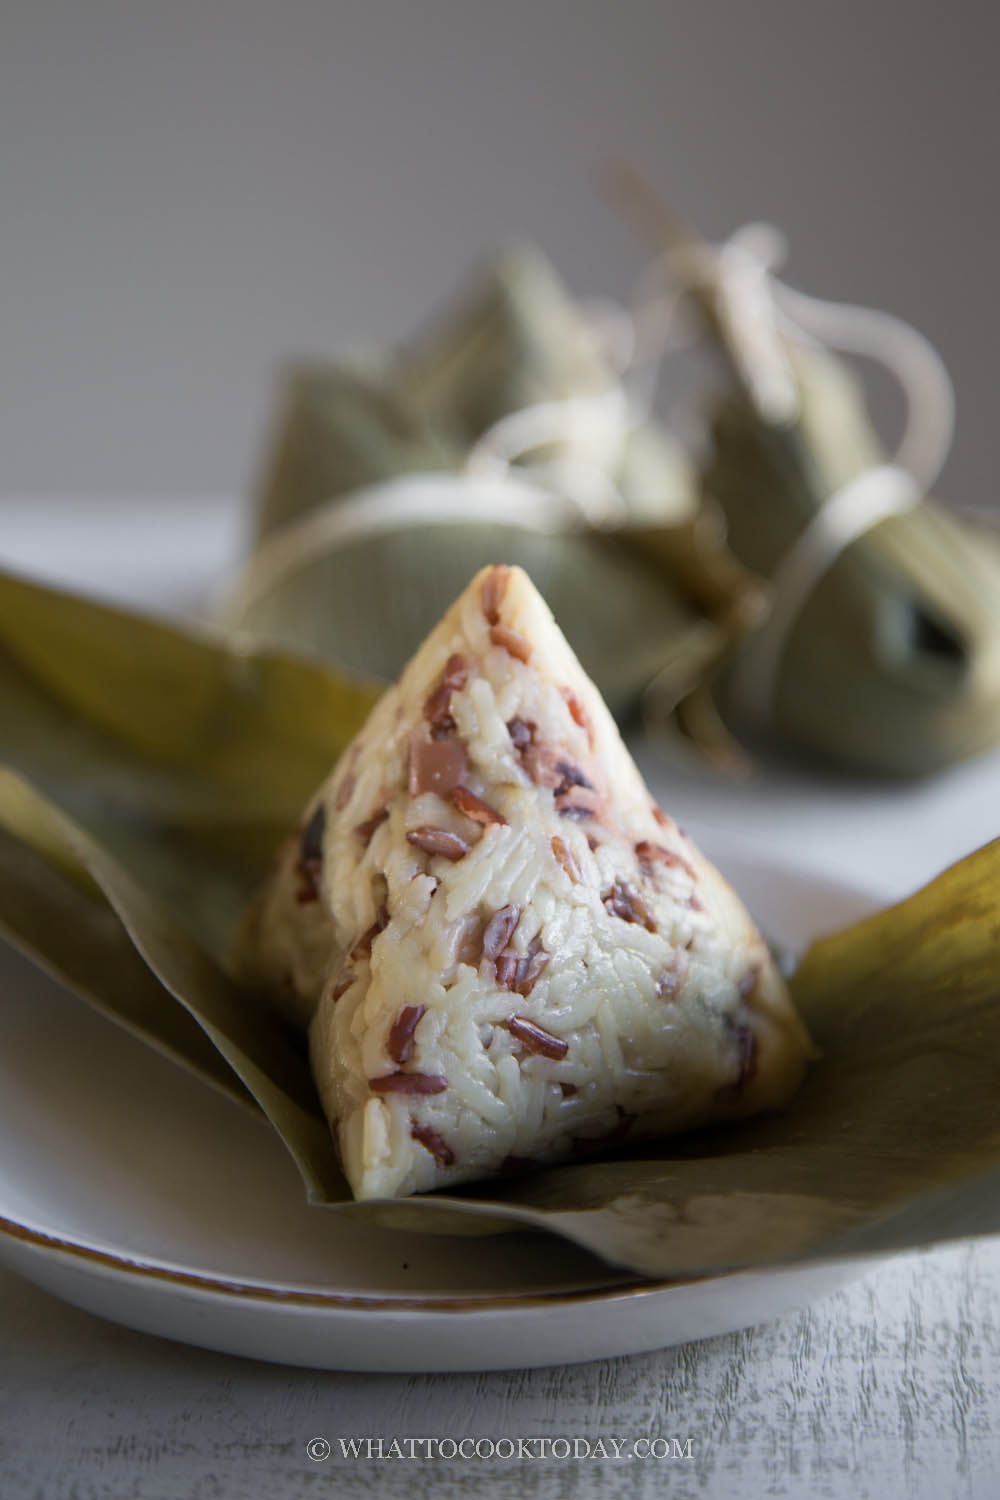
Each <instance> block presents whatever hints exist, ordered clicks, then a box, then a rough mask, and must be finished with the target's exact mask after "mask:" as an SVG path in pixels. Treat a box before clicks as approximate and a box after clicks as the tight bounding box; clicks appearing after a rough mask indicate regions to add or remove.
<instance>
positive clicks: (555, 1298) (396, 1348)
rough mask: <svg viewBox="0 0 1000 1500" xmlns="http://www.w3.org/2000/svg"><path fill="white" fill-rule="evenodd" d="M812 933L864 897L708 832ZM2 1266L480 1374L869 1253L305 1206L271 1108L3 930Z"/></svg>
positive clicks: (248, 1348) (333, 1359) (633, 1334)
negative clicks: (707, 1247)
mask: <svg viewBox="0 0 1000 1500" xmlns="http://www.w3.org/2000/svg"><path fill="white" fill-rule="evenodd" d="M702 842H703V845H704V846H705V847H706V852H708V853H710V854H711V855H712V856H713V857H714V858H715V859H716V860H717V861H718V863H719V864H720V865H721V866H722V868H723V870H724V871H725V873H726V874H728V875H729V877H730V878H731V879H732V880H733V881H734V883H735V884H736V886H737V888H738V889H739V890H740V891H741V892H742V893H743V895H744V897H745V898H746V900H747V901H748V904H749V905H750V906H751V908H752V909H753V912H754V915H755V916H756V917H757V918H758V920H759V921H760V922H761V923H762V925H763V926H764V928H765V930H766V931H767V932H768V933H769V935H772V936H773V937H775V938H777V939H778V940H779V941H780V942H782V943H787V944H790V945H792V946H794V947H800V946H802V945H803V944H804V943H805V942H806V941H807V940H808V938H809V937H810V936H812V935H813V934H814V933H818V932H821V931H823V930H827V929H830V928H832V927H836V926H838V925H839V924H841V923H844V922H848V921H851V920H853V919H854V918H855V917H856V916H859V915H861V914H862V913H863V912H865V911H867V910H869V909H870V907H871V899H870V897H868V896H866V895H863V894H861V893H859V892H858V891H856V890H852V889H848V888H846V887H844V886H843V885H839V884H833V883H831V882H829V881H826V880H822V879H819V878H817V877H816V876H814V875H811V874H808V873H806V872H803V871H800V870H794V869H789V868H787V867H782V866H780V865H775V864H769V863H767V862H766V860H761V859H759V858H757V857H756V855H755V854H753V853H752V852H748V849H747V846H746V845H745V844H744V845H742V846H739V845H734V844H730V845H720V843H719V840H718V839H717V838H715V837H713V838H712V839H711V840H703V841H702ZM0 1141H2V1143H3V1150H2V1153H0V1157H2V1160H0V1263H3V1264H5V1265H7V1266H9V1267H11V1268H12V1269H13V1270H16V1271H19V1272H21V1273H22V1274H23V1275H24V1276H26V1277H28V1278H29V1279H30V1280H32V1281H35V1282H37V1283H38V1285H40V1286H42V1287H45V1288H46V1289H47V1290H49V1291H51V1292H54V1293H55V1294H56V1295H57V1296H59V1297H62V1298H64V1299H65V1300H66V1301H68V1302H72V1303H75V1304H76V1305H77V1306H79V1307H83V1308H86V1309H87V1310H88V1311H90V1312H94V1313H97V1314H99V1315H100V1316H102V1317H107V1318H111V1319H114V1320H115V1321H117V1322H120V1323H125V1324H127V1325H128V1326H130V1327H132V1328H138V1329H142V1330H144V1331H146V1332H149V1333H155V1334H160V1335H162V1336H164V1337H166V1338H171V1339H178V1340H182V1341H184V1342H187V1343H191V1344H199V1345H202V1346H204V1347H206V1348H210V1349H218V1350H223V1351H226V1352H229V1353H234V1354H243V1355H250V1356H253V1357H255V1358H258V1359H267V1360H275V1361H279V1362H281V1363H285V1364H293V1365H309V1366H316V1367H322V1368H327V1369H352V1370H409V1371H431V1370H489V1369H506V1368H515V1367H521V1366H531V1365H550V1364H564V1363H571V1362H573V1361H579V1360H588V1359H598V1358H602V1357H606V1356H613V1355H621V1354H633V1353H638V1352H640V1351H643V1350H649V1349H655V1348H662V1347H665V1346H666V1345H669V1344H675V1343H682V1342H686V1341H687V1340H690V1339H699V1338H706V1337H709V1336H711V1335H713V1334H719V1333H725V1332H729V1331H731V1330H733V1329H737V1328H742V1327H746V1326H747V1325H749V1324H751V1323H758V1322H761V1321H763V1320H764V1319H767V1318H770V1317H773V1316H775V1315H777V1314H779V1313H782V1312H786V1311H789V1310H790V1309H792V1308H795V1307H799V1306H802V1305H803V1304H804V1303H806V1302H807V1301H809V1300H811V1299H812V1298H814V1297H816V1296H819V1295H821V1294H823V1293H825V1292H828V1291H832V1290H833V1289H835V1288H836V1287H837V1286H839V1285H841V1284H842V1283H843V1282H844V1281H846V1280H848V1279H850V1278H851V1277H852V1276H856V1275H858V1274H859V1273H860V1272H861V1271H862V1270H863V1269H864V1268H865V1266H866V1265H867V1264H869V1262H861V1261H854V1262H846V1263H845V1262H840V1263H836V1264H820V1265H811V1266H808V1267H804V1268H799V1269H792V1270H787V1269H786V1270H771V1271H764V1272H749V1273H741V1274H738V1275H730V1276H721V1277H713V1278H708V1279H704V1280H700V1281H688V1282H673V1283H670V1282H654V1283H651V1282H638V1283H637V1282H636V1280H635V1278H631V1277H628V1276H625V1275H623V1274H622V1273H621V1272H616V1271H614V1270H611V1269H609V1268H608V1267H606V1266H604V1265H602V1263H601V1262H599V1261H598V1260H596V1259H594V1258H592V1257H591V1256H589V1255H587V1254H586V1253H585V1252H583V1251H581V1250H578V1249H576V1248H574V1247H573V1246H572V1245H569V1244H567V1243H566V1242H564V1241H561V1240H559V1239H556V1238H554V1237H550V1236H547V1235H542V1234H509V1235H500V1236H494V1237H490V1238H485V1239H471V1240H470V1239H466V1238H454V1239H453V1238H450V1237H445V1236H427V1235H418V1234H402V1233H398V1232H395V1231H390V1230H382V1229H376V1228H370V1227H367V1226H363V1225H360V1224H353V1223H351V1222H349V1221H347V1220H343V1219H340V1218H337V1217H336V1216H335V1215H333V1214H330V1213H325V1212H324V1211H323V1210H322V1209H310V1208H309V1207H308V1205H307V1204H306V1202H305V1198H304V1193H303V1190H302V1188H301V1185H300V1182H299V1178H298V1175H297V1173H296V1171H295V1169H294V1167H293V1165H292V1163H291V1160H290V1159H289V1158H288V1156H287V1155H286V1153H285V1151H284V1148H283V1147H282V1146H281V1145H280V1143H279V1141H278V1139H277V1137H276V1136H275V1135H274V1134H273V1132H272V1131H271V1130H270V1128H269V1127H268V1126H267V1125H266V1124H265V1123H263V1122H262V1121H259V1120H256V1119H254V1118H253V1117H252V1116H251V1115H250V1114H249V1113H248V1112H246V1111H244V1110H242V1109H240V1108H239V1107H238V1106H237V1105H235V1104H233V1103H232V1102H230V1101H228V1100H227V1099H225V1098H223V1097H222V1096H220V1095H217V1094H215V1093H214V1092H213V1091H212V1090H211V1089H209V1088H208V1087H207V1086H205V1085H204V1084H202V1083H200V1082H198V1081H197V1080H196V1079H193V1078H189V1077H188V1076H187V1075H186V1074H184V1073H183V1071H182V1070H181V1069H179V1068H178V1067H176V1066H175V1065H173V1064H171V1063H169V1062H167V1061H166V1060H164V1059H162V1058H160V1057H158V1056H157V1055H156V1054H155V1053H153V1052H152V1051H151V1050H150V1049H149V1048H147V1047H144V1046H143V1045H142V1044H141V1043H139V1042H137V1041H135V1040H134V1039H133V1038H131V1037H129V1036H128V1035H126V1034H125V1033H124V1032H122V1031H120V1030H119V1029H118V1028H116V1027H114V1026H113V1025H111V1024H110V1023H109V1022H107V1021H105V1020H103V1019H102V1018H101V1017H99V1016H97V1015H96V1014H95V1013H93V1012H92V1011H91V1010H90V1009H89V1008H88V1007H87V1005H86V1004H85V1003H84V1002H83V1001H80V1000H78V999H76V998H75V997H73V996H72V995H70V994H68V993H67V992H66V991H65V990H63V989H62V988H61V987H60V986H58V985H57V984H55V983H53V982H52V981H51V980H49V979H48V978H47V977H46V976H45V975H43V974H42V973H40V972H39V971H37V970H36V969H34V968H33V967H32V966H31V965H29V964H28V963H27V962H26V961H24V960H23V959H22V958H21V957H20V956H19V955H18V954H16V953H14V952H13V951H12V950H10V949H7V948H4V947H2V946H0Z"/></svg>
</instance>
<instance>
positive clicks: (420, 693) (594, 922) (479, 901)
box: [243, 566, 810, 1198]
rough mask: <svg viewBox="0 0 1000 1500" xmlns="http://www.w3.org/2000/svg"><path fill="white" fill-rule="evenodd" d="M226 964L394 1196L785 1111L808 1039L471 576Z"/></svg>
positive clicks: (526, 606)
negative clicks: (291, 1042) (238, 966)
mask: <svg viewBox="0 0 1000 1500" xmlns="http://www.w3.org/2000/svg"><path fill="white" fill-rule="evenodd" d="M244 947H245V951H244V957H243V967H244V971H245V973H246V974H247V975H248V976H250V977H253V978H254V979H255V980H256V981H257V982H260V981H261V980H263V981H264V982H265V983H266V984H267V985H268V986H269V987H270V988H271V989H272V990H273V991H274V992H275V993H276V994H277V993H283V994H284V995H285V997H286V1001H287V1003H289V1004H290V1005H291V1006H292V1008H293V1010H294V1011H295V1012H296V1013H297V1015H298V1017H299V1018H300V1019H301V1020H303V1021H305V1020H307V1019H309V1018H311V1020H310V1041H311V1059H312V1067H313V1073H314V1075H315V1077H316V1080H317V1083H318V1086H319V1089H320V1093H321V1096H322V1099H323V1104H324V1107H325V1110H326V1112H327V1115H328V1118H329V1120H330V1123H331V1127H332V1129H333V1131H334V1136H335V1139H336V1141H337V1143H338V1147H339V1150H340V1154H341V1158H342V1161H343V1166H344V1170H345V1173H346V1175H347V1178H348V1180H349V1182H350V1185H351V1188H352V1190H353V1192H354V1194H355V1196H356V1197H358V1198H373V1197H395V1196H402V1195H405V1194H409V1193H413V1192H420V1191H425V1190H428V1189H432V1188H437V1187H441V1186H443V1185H446V1184H447V1185H454V1184H456V1183H459V1182H464V1181H468V1180H473V1179H476V1178H480V1177H484V1176H488V1175H490V1174H496V1173H499V1172H506V1171H510V1170H517V1169H519V1168H521V1167H526V1166H529V1165H532V1164H535V1163H543V1162H545V1163H548V1162H557V1161H561V1160H566V1159H570V1158H572V1157H574V1156H578V1155H581V1154H587V1153H590V1152H594V1151H599V1150H602V1149H606V1148H608V1147H610V1146H612V1145H615V1144H617V1143H618V1142H619V1141H624V1140H626V1139H627V1140H628V1141H629V1142H632V1141H634V1140H639V1139H642V1138H648V1137H655V1136H662V1135H665V1134H668V1133H669V1132H672V1131H679V1130H683V1129H686V1128H688V1127H691V1126H695V1125H699V1124H703V1123H706V1122H710V1121H716V1120H729V1119H733V1118H736V1117H740V1116H744V1115H749V1114H752V1113H755V1112H757V1111H760V1110H764V1109H771V1108H775V1107H778V1106H780V1105H782V1104H783V1103H784V1102H785V1101H786V1100H787V1099H788V1098H789V1096H790V1095H791V1094H792V1092H793V1091H794V1090H795V1089H796V1087H797V1086H798V1084H799V1082H800V1080H801V1077H802V1073H803V1070H804V1067H805V1063H806V1059H807V1057H808V1055H809V1053H810V1043H809V1040H808V1037H807V1036H806V1033H805V1030H804V1028H803V1026H802V1025H801V1023H800V1022H799V1020H798V1018H797V1016H796V1015H795V1012H794V1010H793V1008H792V1005H791V1002H790V1000H789V998H788V995H787V993H786V991H785V988H784V985H783V982H782V980H781V978H780V976H779V974H778V972H777V970H776V968H775V965H774V963H773V961H772V958H771V956H770V954H769V951H768V948H767V945H766V944H765V942H764V940H763V939H762V937H761V936H760V934H759V933H758V932H757V930H756V929H755V927H754V925H753V923H752V922H751V920H750V918H749V916H748V914H747V912H746V911H745V909H744V907H743V906H742V904H741V903H740V901H739V899H738V898H737V897H736V895H735V893H734V892H733V891H732V890H731V889H730V887H729V886H728V885H727V884H726V882H725V881H724V880H723V879H722V878H721V876H720V875H719V874H718V872H717V871H716V870H715V869H714V868H713V866H712V865H710V864H709V863H708V861H707V860H705V859H704V858H703V856H702V855H701V854H700V853H699V852H698V851H697V850H696V849H695V848H694V847H693V846H692V845H691V843H690V842H689V841H688V840H687V839H686V838H685V837H684V835H683V834H682V833H681V832H680V830H679V829H678V828H677V826H676V825H675V824H674V823H673V821H672V820H671V819H670V818H669V817H668V816H667V815H666V814H665V813H664V812H662V811H661V809H660V808H659V807H658V806H657V805H656V804H655V803H654V802H653V801H652V799H651V798H650V795H649V793H648V791H647V790H646V787H645V785H644V784H643V781H642V779H641V777H640V775H639V772H638V771H637V769H636V767H635V765H634V764H633V762H632V760H631V758H630V757H629V755H628V752H627V751H626V749H625V747H624V745H623V744H622V741H621V739H620V737H619V734H618V731H617V729H616V727H615V724H614V722H613V720H612V718H611V716H610V714H609V712H608V710H607V708H606V707H605V705H604V703H603V701H602V699H601V697H600V695H599V693H598V692H597V690H596V688H595V687H594V686H593V684H592V683H591V682H590V680H589V679H588V678H587V677H586V675H585V674H584V672H583V670H582V668H581V667H580V665H579V663H578V661H577V660H576V658H575V656H574V655H573V653H572V651H571V650H570V648H569V646H568V644H567V642H566V640H565V638H564V637H563V635H562V633H561V631H560V630H559V628H558V626H557V625H556V624H555V621H554V620H553V618H552V615H551V614H550V612H549V610H548V608H547V606H546V605H545V603H544V601H543V600H542V598H541V597H540V595H539V594H538V593H537V591H536V590H535V588H534V587H533V585H532V584H531V582H530V581H529V579H528V577H527V575H526V574H525V573H523V572H522V571H521V570H519V569H517V568H509V567H505V566H504V567H493V568H487V569H484V570H483V571H482V572H480V573H479V574H478V575H477V577H476V578H475V579H474V580H473V582H472V583H471V584H470V585H469V587H468V588H467V589H466V591H465V592H464V593H463V594H462V596H461V597H460V598H459V600H458V601H457V603H456V604H455V605H454V606H453V607H452V608H451V610H450V611H449V612H448V613H447V614H446V615H445V617H444V619H443V620H442V621H441V623H440V624H439V625H438V626H437V628H436V629H435V630H434V631H433V632H432V634H431V635H430V636H429V638H428V639H427V641H426V642H425V643H424V644H423V646H422V647H421V648H420V650H419V651H418V652H417V654H416V656H415V657H414V658H413V660H412V661H411V662H410V664H409V665H408V666H407V667H406V669H405V671H404V672H403V674H402V676H401V677H400V679H399V681H398V682H397V683H396V685H395V686H393V687H392V688H390V689H389V690H388V691H387V692H386V694H385V695H384V697H383V698H382V699H381V700H380V702H379V703H378V705H377V706H376V708H375V709H374V710H373V712H372V714H371V716H370V718H369V720H368V722H367V723H366V725H365V726H364V728H363V729H362V730H361V732H360V734H359V735H358V736H357V738H356V740H355V741H354V743H353V745H352V746H351V747H350V748H349V749H348V751H347V752H346V753H345V755H344V756H343V757H342V759H341V761H340V762H339V763H338V765H337V767H336V768H335V770H334V772H333V774H332V775H331V776H330V778H329V779H328V780H327V782H326V783H325V784H324V785H323V786H322V788H321V789H320V791H319V792H318V794H317V795H316V797H315V798H314V799H313V800H312V802H311V804H310V805H309V807H308V808H307V809H306V812H305V815H304V818H303V822H302V825H301V828H300V830H299V831H298V833H297V834H296V835H295V836H294V837H293V838H291V839H289V841H288V842H287V844H286V846H285V847H284V849H283V850H282V851H281V853H280V856H279V860H278V864H277V868H276V870H275V873H274V875H273V876H272V878H271V881H270V883H269V884H268V886H267V887H266V888H265V890H264V891H263V892H262V893H261V895H260V897H259V898H258V901H257V903H256V905H255V907H254V909H253V911H252V913H251V916H250V919H249V921H248V923H247V926H246V930H245V934H244Z"/></svg>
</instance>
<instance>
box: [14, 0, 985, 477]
mask: <svg viewBox="0 0 1000 1500" xmlns="http://www.w3.org/2000/svg"><path fill="white" fill-rule="evenodd" d="M997 16H998V12H997V7H996V6H995V5H994V4H992V3H991V0H982V3H977V0H961V3H954V0H953V3H951V4H947V5H946V4H939V3H931V0H836V3H827V0H729V3H724V4H723V3H714V0H676V3H669V0H658V3H657V0H618V3H609V0H491V3H489V4H485V3H480V0H464V3H463V0H409V3H407V0H370V3H365V0H357V3H353V0H326V3H320V0H284V3H278V0H170V3H157V0H130V3H119V0H0V492H6V493H7V494H8V495H10V494H14V493H20V494H31V493H51V492H53V491H60V492H71V493H81V494H99V493H108V492H117V493H123V494H147V493H148V494H154V493H156V494H161V495H162V494H165V493H199V494H204V493H231V492H233V491H235V490H237V489H239V488H242V487H245V486H246V485H247V483H248V481H249V478H250V476H251V473H252V468H253V461H254V457H255V455H256V453H257V450H258V445H259V439H260V424H261V422H262V419H263V417H264V414H265V412H266V410H267V403H268V398H269V382H270V378H271V374H272V372H273V368H274V365H275V361H276V360H277V359H278V358H279V357H280V356H282V355H283V354H285V353H286V352H289V351H302V352H306V351H308V352H329V351H334V350H338V349H342V348H344V347H345V346H347V345H349V344H351V343H352V342H356V341H358V340H359V339H360V340H363V339H365V338H371V339H386V338H391V337H394V336H400V335H402V334H403V333H404V332H406V331H407V330H408V329H410V328H412V327H413V326H414V325H415V324H417V323H419V322H420V321H421V319H422V318H423V317H425V316H426V314H427V312H428V310H429V309H430V308H431V307H432V306H433V304H434V301H435V299H438V298H440V297H441V296H442V295H444V294H445V293H447V291H448V290H449V288H450V287H451V286H452V284H453V282H454V281H455V279H456V278H457V277H458V276H460V275H461V274H462V273H463V271H464V270H465V269H466V267H467V266H468V263H469V262H470V261H471V260H472V259H474V258H475V257H476V256H477V255H480V254H482V253H483V252H484V251H485V250H486V249H488V247H490V246H491V245H492V244H493V243H494V242H496V241H497V240H498V239H502V238H505V237H509V236H511V235H516V234H531V235H534V236H535V237H537V238H538V239H539V240H540V241H541V243H542V244H543V245H544V247H545V248H546V249H547V250H548V251H549V252H550V253H551V254H552V255H553V256H554V257H555V258H556V259H557V261H558V263H559V264H560V265H561V267H562V268H563V270H564V272H565V274H566V275H567V276H568V278H569V279H570V281H571V283H572V284H573V285H574V286H575V287H576V288H577V289H578V290H579V291H581V292H592V291H605V292H619V293H620V292H624V290H625V289H626V288H627V286H628V284H629V281H630V279H631V277H632V275H633V273H634V272H635V270H636V269H637V267H638V265H639V263H640V258H641V257H640V250H639V247H638V246H637V244H636V242H635V240H634V238H633V236H632V233H631V231H630V230H629V228H627V227H626V226H625V225H624V224H623V223H622V222H620V220H619V219H618V218H617V216H616V214H615V212H614V211H613V210H612V209H611V208H609V206H608V205H607V204H606V203H605V202H604V201H603V200H602V198H601V197H600V195H599V193H598V192H597V191H596V189H595V177H596V172H597V169H598V168H599V167H600V165H601V164H602V163H603V162H605V161H606V160H607V159H608V158H609V157H612V156H616V155H619V156H620V155H625V156H628V157H631V158H632V159H633V160H635V161H636V162H637V163H639V164H641V165H642V166H643V167H644V168H645V170H646V171H647V172H648V173H649V174H650V175H651V176H652V177H653V178H654V179H655V180H656V181H657V183H658V184H660V185H661V186H662V187H663V188H664V189H665V190H667V191H668V192H669V194H670V196H671V198H672V199H673V200H674V202H675V204H676V205H677V206H678V207H679V208H680V209H681V210H682V211H683V212H684V213H685V214H686V215H687V216H688V217H689V218H690V219H692V220H693V221H694V222H696V223H698V224H700V225H701V226H702V227H703V228H704V229H706V230H707V231H708V232H709V233H711V234H713V235H720V234H722V233H723V232H725V231H726V230H728V229H729V228H731V227H732V226H733V225H735V224H736V223H737V222H739V221H742V220H743V219H746V218H748V217H761V216H766V217H771V218H773V219H774V220H776V221H777V222H779V223H781V224H782V225H784V226H785V228H786V229H787V231H788V232H789V234H790V236H791V240H792V246H793V259H792V264H791V270H790V273H789V276H790V279H791V280H793V281H794V282H796V283H797V284H800V285H803V286H805V287H807V288H809V289H811V290H813V291H816V292H818V293H827V294H830V295H834V296H847V297H853V298H856V299H858V300H862V301H865V300H868V301H871V302H874V303H876V304H882V305H884V306H885V307H887V308H890V309H892V310H894V311H897V312H899V313H902V314H903V315H905V316H907V317H909V318H910V319H912V320H913V321H915V322H916V323H917V324H918V325H919V326H921V327H922V328H923V329H924V330H925V331H926V332H927V333H928V334H929V335H930V336H931V337H932V338H933V339H934V340H935V341H936V342H937V343H938V344H939V346H940V348H941V349H942V351H943V353H944V354H945V356H946V357H947V359H948V361H949V362H950V364H951V367H952V370H953V373H954V375H955V377H956V381H957V384H958V390H959V399H960V407H959V417H960V426H959V435H958V441H957V446H956V450H955V454H954V457H953V460H952V462H951V464H950V466H949V470H948V473H947V475H946V480H945V486H944V488H945V490H946V491H947V492H949V493H950V494H951V495H952V496H953V497H954V498H960V499H963V500H967V501H970V502H972V501H974V502H976V503H979V504H983V503H990V502H992V501H993V497H994V494H995V492H996V478H995V462H994V448H995V442H994V429H995V425H996V421H997V416H996V409H995V407H996V400H995V392H996V385H997V380H996V368H997V361H998V357H1000V351H998V342H1000V318H998V312H997V298H996V274H997V252H998V228H1000V202H998V187H997V170H996V161H997V146H998V120H1000V105H998V100H997V81H996V78H997V53H998V45H997V44H998V41H1000V24H998V19H997Z"/></svg>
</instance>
